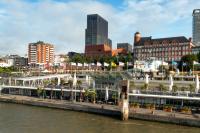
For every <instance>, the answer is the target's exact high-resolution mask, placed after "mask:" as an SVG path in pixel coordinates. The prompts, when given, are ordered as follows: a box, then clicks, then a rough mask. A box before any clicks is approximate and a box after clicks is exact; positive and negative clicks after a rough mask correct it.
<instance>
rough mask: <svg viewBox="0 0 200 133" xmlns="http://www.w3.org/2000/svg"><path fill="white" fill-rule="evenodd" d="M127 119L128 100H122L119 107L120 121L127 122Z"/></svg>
mask: <svg viewBox="0 0 200 133" xmlns="http://www.w3.org/2000/svg"><path fill="white" fill-rule="evenodd" d="M128 117H129V108H128V100H126V99H124V100H123V101H122V107H121V119H122V120H123V121H124V120H128Z"/></svg>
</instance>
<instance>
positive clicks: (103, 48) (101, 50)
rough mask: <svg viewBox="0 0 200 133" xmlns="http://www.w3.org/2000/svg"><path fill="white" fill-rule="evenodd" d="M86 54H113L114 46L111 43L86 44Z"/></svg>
mask: <svg viewBox="0 0 200 133" xmlns="http://www.w3.org/2000/svg"><path fill="white" fill-rule="evenodd" d="M85 55H86V56H100V55H107V56H111V55H112V48H111V47H110V46H109V45H106V44H102V45H86V46H85Z"/></svg>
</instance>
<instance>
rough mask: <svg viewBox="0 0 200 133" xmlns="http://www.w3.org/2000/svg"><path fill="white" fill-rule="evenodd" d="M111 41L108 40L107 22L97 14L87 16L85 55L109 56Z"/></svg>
mask: <svg viewBox="0 0 200 133" xmlns="http://www.w3.org/2000/svg"><path fill="white" fill-rule="evenodd" d="M111 51H112V41H111V40H110V39H109V38H108V22H107V21H106V20H105V19H104V18H102V17H101V16H99V15H98V14H91V15H87V28H86V30H85V55H86V56H101V55H111Z"/></svg>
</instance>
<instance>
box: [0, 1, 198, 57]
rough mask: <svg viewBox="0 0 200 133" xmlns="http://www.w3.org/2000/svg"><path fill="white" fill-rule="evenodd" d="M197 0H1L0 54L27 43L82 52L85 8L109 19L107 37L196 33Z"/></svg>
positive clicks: (127, 39)
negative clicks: (194, 10) (193, 14)
mask: <svg viewBox="0 0 200 133" xmlns="http://www.w3.org/2000/svg"><path fill="white" fill-rule="evenodd" d="M198 7H200V1H199V0H0V55H6V54H19V55H22V56H23V55H25V54H27V49H28V43H31V42H37V41H39V40H40V41H44V42H47V43H51V44H54V45H55V53H56V54H66V53H67V52H69V51H75V52H84V44H85V28H86V22H87V14H94V13H95V14H99V15H100V16H102V17H103V18H105V19H106V20H107V21H108V27H109V29H108V30H109V38H111V39H112V41H113V47H114V48H116V44H117V43H122V42H128V43H130V44H133V38H134V33H135V32H136V31H139V32H140V33H141V35H142V36H152V37H153V38H162V37H172V36H186V37H187V38H189V37H192V11H193V9H196V8H198Z"/></svg>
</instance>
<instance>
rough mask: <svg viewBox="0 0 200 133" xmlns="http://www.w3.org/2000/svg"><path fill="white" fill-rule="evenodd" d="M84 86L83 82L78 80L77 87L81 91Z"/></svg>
mask: <svg viewBox="0 0 200 133" xmlns="http://www.w3.org/2000/svg"><path fill="white" fill-rule="evenodd" d="M81 85H82V81H81V80H77V87H78V88H79V89H80V88H81Z"/></svg>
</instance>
